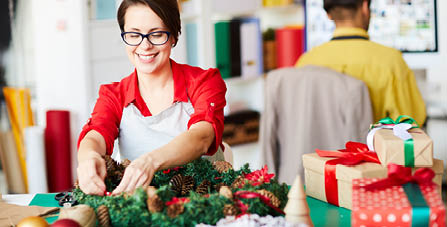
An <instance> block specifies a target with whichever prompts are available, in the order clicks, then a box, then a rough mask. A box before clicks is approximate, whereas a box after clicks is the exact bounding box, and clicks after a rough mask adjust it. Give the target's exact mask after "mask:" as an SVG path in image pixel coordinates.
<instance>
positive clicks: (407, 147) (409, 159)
mask: <svg viewBox="0 0 447 227" xmlns="http://www.w3.org/2000/svg"><path fill="white" fill-rule="evenodd" d="M401 123H407V124H411V125H413V124H415V125H413V126H412V127H411V128H419V125H418V124H417V122H416V120H414V119H413V118H412V117H410V116H407V115H400V116H399V117H398V118H397V119H396V120H395V121H394V120H393V119H392V118H390V117H385V118H382V119H380V120H379V122H377V123H376V124H375V125H373V126H372V127H371V128H375V127H377V124H382V125H397V124H401ZM404 157H405V167H414V140H413V139H412V138H411V139H408V140H405V141H404Z"/></svg>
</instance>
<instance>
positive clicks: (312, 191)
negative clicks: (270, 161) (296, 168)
mask: <svg viewBox="0 0 447 227" xmlns="http://www.w3.org/2000/svg"><path fill="white" fill-rule="evenodd" d="M333 159H335V158H326V157H320V156H319V155H318V154H316V153H311V154H304V155H303V166H304V179H305V185H306V194H307V195H308V196H311V197H314V198H316V199H319V200H322V201H325V202H328V199H327V198H326V189H325V188H326V184H325V163H326V162H327V161H329V160H333ZM416 169H418V168H414V170H416ZM431 169H433V171H434V172H435V173H436V175H435V177H434V179H433V182H435V183H436V184H437V185H438V188H439V189H441V184H442V174H443V171H444V163H443V161H442V160H438V159H434V165H433V167H432V168H431ZM386 176H387V168H386V167H383V166H382V165H381V164H378V163H371V162H363V163H360V164H358V165H351V166H349V165H341V164H338V165H336V167H335V177H336V181H337V191H338V193H337V194H338V206H340V207H344V208H347V209H351V208H352V180H353V179H358V178H384V177H386ZM330 188H331V187H330ZM330 190H334V188H331V189H330ZM329 203H331V202H329ZM332 204H334V203H332ZM334 205H337V204H334Z"/></svg>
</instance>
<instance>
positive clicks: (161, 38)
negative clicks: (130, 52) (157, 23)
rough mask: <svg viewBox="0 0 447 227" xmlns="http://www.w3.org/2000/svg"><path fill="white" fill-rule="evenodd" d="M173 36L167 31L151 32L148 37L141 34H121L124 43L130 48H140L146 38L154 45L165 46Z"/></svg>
mask: <svg viewBox="0 0 447 227" xmlns="http://www.w3.org/2000/svg"><path fill="white" fill-rule="evenodd" d="M170 35H171V33H170V32H167V31H156V32H151V33H148V34H146V35H143V34H141V33H139V32H123V33H121V37H122V38H123V41H124V42H125V43H126V44H127V45H130V46H138V45H140V44H141V42H143V39H144V38H147V40H148V41H149V42H150V43H151V44H152V45H163V44H165V43H166V42H167V41H168V40H169V36H170Z"/></svg>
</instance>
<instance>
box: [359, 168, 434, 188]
mask: <svg viewBox="0 0 447 227" xmlns="http://www.w3.org/2000/svg"><path fill="white" fill-rule="evenodd" d="M433 177H435V172H434V171H433V170H432V169H429V168H421V169H418V170H416V171H415V172H414V174H413V175H411V168H410V167H404V166H401V165H396V164H394V163H390V164H388V177H387V178H385V179H382V180H379V181H376V182H374V183H371V184H368V185H365V186H359V187H361V188H364V189H365V190H367V191H369V190H380V189H385V188H389V187H392V186H398V185H403V184H406V183H410V182H412V183H416V184H418V185H424V184H433V181H432V180H433Z"/></svg>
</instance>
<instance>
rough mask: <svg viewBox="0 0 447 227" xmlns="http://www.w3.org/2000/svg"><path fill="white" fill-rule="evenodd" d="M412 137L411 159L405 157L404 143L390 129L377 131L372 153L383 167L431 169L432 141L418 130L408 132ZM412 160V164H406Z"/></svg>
mask: <svg viewBox="0 0 447 227" xmlns="http://www.w3.org/2000/svg"><path fill="white" fill-rule="evenodd" d="M408 132H409V133H410V134H411V136H412V137H413V144H414V145H413V147H414V148H413V152H411V153H412V154H408V155H412V156H413V157H405V155H406V154H405V148H404V147H405V141H403V140H402V139H401V138H399V137H397V136H395V135H394V133H393V130H391V129H380V130H377V131H376V133H375V135H374V151H375V152H376V153H377V156H379V159H380V162H381V163H382V165H383V166H386V165H387V164H389V163H395V164H399V165H405V166H409V167H412V166H415V167H431V166H432V165H433V141H432V139H431V138H430V137H429V136H428V135H427V134H425V132H424V131H422V130H421V129H420V128H413V129H410V130H409V131H408ZM408 159H413V160H414V161H413V162H414V164H408V162H410V161H408Z"/></svg>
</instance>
